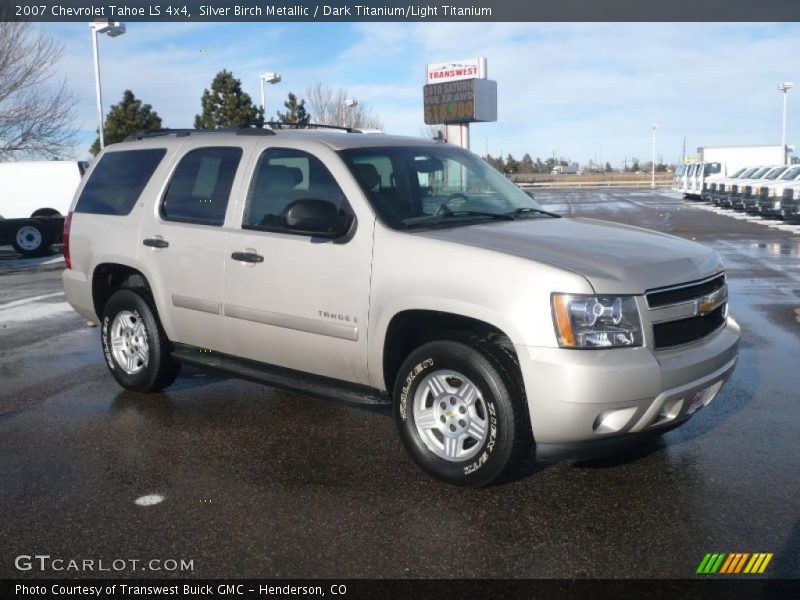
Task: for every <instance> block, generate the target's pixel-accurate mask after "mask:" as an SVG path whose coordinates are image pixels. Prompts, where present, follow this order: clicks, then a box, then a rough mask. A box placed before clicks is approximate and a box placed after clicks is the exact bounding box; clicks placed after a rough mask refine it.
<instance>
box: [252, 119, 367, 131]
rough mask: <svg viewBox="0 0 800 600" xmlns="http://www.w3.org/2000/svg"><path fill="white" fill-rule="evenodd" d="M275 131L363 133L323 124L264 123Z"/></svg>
mask: <svg viewBox="0 0 800 600" xmlns="http://www.w3.org/2000/svg"><path fill="white" fill-rule="evenodd" d="M264 125H269V126H270V127H272V128H273V129H338V130H339V131H346V132H347V133H363V132H362V131H361V130H360V129H355V128H354V127H344V126H340V125H323V124H322V123H308V124H306V125H298V124H297V123H281V122H280V121H270V122H269V123H264Z"/></svg>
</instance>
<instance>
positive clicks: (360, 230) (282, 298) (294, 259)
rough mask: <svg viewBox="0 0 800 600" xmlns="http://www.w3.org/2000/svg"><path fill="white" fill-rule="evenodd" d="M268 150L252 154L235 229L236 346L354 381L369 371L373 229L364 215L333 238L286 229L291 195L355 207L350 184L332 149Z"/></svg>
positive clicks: (231, 293)
mask: <svg viewBox="0 0 800 600" xmlns="http://www.w3.org/2000/svg"><path fill="white" fill-rule="evenodd" d="M326 160H327V162H328V164H332V165H333V166H332V169H333V171H334V173H332V172H331V170H330V169H328V168H327V167H326V166H325V164H323V161H322V160H320V158H318V157H317V156H315V155H313V154H310V153H308V152H306V151H303V150H299V149H293V148H268V149H266V150H264V151H263V152H262V153H261V155H260V156H258V157H254V161H253V164H252V165H251V167H250V169H249V170H250V171H251V172H252V173H253V179H252V183H251V185H250V190H249V193H248V195H247V198H246V200H245V203H244V205H243V206H242V207H241V210H240V213H241V221H240V224H239V226H238V228H237V227H236V226H234V227H233V228H232V229H231V233H230V239H229V252H228V256H227V258H226V261H227V266H226V269H225V314H226V319H227V324H228V332H229V335H230V340H231V345H232V350H233V353H234V354H236V355H237V356H243V357H246V358H250V359H254V360H257V361H261V362H265V363H269V364H272V365H277V366H281V367H287V368H291V369H297V370H301V371H306V372H310V373H315V374H317V375H323V376H327V377H331V378H335V379H340V380H345V381H351V382H355V383H363V384H366V383H368V381H367V378H366V355H367V351H366V348H367V319H368V308H369V289H370V272H371V271H370V267H371V262H372V230H373V227H374V217H373V218H369V217H368V216H366V215H362V218H361V219H360V221H358V222H357V225H356V228H355V232H354V233H352V234H351V235H350V236H349V237H346V238H344V239H339V240H330V239H322V238H316V237H312V236H309V235H298V234H296V233H293V232H292V231H290V230H288V229H286V228H285V227H284V220H283V214H284V211H285V209H286V207H287V206H288V205H289V204H290V203H291V202H292V201H294V200H299V199H308V198H313V199H318V200H327V201H329V202H333V203H334V204H336V206H337V207H339V209H340V211H342V212H346V213H349V214H352V212H351V211H352V207H351V204H350V203H349V202H348V201H347V198H346V194H345V192H344V191H343V189H347V190H349V193H356V184H355V182H354V181H352V178H349V177H348V176H347V173H346V167H345V166H344V164H342V162H341V160H340V159H339V158H338V157H336V155H335V154H334V153H333V152H329V153H328V156H327V157H326Z"/></svg>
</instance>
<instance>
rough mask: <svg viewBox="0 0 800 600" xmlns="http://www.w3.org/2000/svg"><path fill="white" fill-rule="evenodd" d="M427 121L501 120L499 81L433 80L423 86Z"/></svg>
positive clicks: (441, 122)
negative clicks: (437, 81)
mask: <svg viewBox="0 0 800 600" xmlns="http://www.w3.org/2000/svg"><path fill="white" fill-rule="evenodd" d="M423 102H424V107H425V124H426V125H442V124H448V123H475V122H479V121H496V120H497V82H496V81H491V80H489V79H465V80H463V81H450V82H447V83H430V84H428V85H426V86H425V87H424V88H423Z"/></svg>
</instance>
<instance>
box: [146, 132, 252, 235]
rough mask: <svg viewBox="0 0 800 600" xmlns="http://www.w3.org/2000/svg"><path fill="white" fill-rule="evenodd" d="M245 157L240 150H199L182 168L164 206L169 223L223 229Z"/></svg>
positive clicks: (234, 148) (173, 182) (192, 153)
mask: <svg viewBox="0 0 800 600" xmlns="http://www.w3.org/2000/svg"><path fill="white" fill-rule="evenodd" d="M241 157H242V149H241V148H237V147H230V146H227V147H217V148H199V149H197V150H192V151H191V152H188V153H187V154H186V155H185V156H184V157H183V158H182V159H181V162H180V163H179V164H178V167H177V168H176V169H175V173H174V174H173V175H172V180H171V181H170V183H169V187H168V188H167V193H166V194H165V195H164V201H163V202H162V204H161V216H162V217H163V218H164V219H166V220H167V221H180V222H182V223H197V224H200V225H217V226H219V225H222V223H223V221H225V210H226V208H227V207H228V198H229V196H230V193H231V187H232V186H233V179H234V177H235V176H236V169H237V167H238V166H239V159H241Z"/></svg>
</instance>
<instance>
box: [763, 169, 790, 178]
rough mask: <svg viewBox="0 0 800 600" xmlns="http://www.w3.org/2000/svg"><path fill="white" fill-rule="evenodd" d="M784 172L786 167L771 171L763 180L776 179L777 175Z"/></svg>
mask: <svg viewBox="0 0 800 600" xmlns="http://www.w3.org/2000/svg"><path fill="white" fill-rule="evenodd" d="M785 170H786V167H780V168H778V169H772V171H770V172H769V173H767V174H766V175H765V176H764V179H777V178H778V175H780V174H781V173H783V172H784V171H785Z"/></svg>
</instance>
